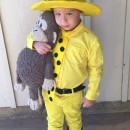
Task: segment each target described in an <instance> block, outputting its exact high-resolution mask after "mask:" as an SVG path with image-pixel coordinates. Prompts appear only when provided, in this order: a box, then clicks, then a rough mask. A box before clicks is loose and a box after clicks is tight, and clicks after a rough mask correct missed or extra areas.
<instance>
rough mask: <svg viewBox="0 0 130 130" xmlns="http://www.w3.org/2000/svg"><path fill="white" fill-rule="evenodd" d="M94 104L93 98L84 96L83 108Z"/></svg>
mask: <svg viewBox="0 0 130 130" xmlns="http://www.w3.org/2000/svg"><path fill="white" fill-rule="evenodd" d="M94 104H95V100H88V99H87V98H84V101H83V107H84V108H89V107H92V106H93V105H94Z"/></svg>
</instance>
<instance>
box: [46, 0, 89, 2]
mask: <svg viewBox="0 0 130 130" xmlns="http://www.w3.org/2000/svg"><path fill="white" fill-rule="evenodd" d="M44 1H77V2H86V1H87V0H44Z"/></svg>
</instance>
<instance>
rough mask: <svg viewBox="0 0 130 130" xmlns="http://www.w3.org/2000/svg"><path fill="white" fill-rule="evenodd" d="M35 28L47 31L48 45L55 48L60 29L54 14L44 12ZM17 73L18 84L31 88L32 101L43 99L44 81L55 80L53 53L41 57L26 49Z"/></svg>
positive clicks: (34, 29)
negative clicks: (44, 23)
mask: <svg viewBox="0 0 130 130" xmlns="http://www.w3.org/2000/svg"><path fill="white" fill-rule="evenodd" d="M42 20H44V22H45V21H46V24H47V28H46V27H44V26H45V25H42V24H43V23H42ZM35 26H39V27H40V29H42V30H43V29H46V30H43V33H44V34H45V35H46V36H47V40H48V42H47V43H48V44H50V45H51V46H52V47H54V45H55V43H56V41H57V38H58V36H59V27H58V25H57V24H56V22H55V18H54V14H53V12H52V11H45V12H43V13H42V15H41V17H40V19H39V20H38V22H37V23H36V25H35ZM35 26H34V27H33V31H32V34H33V36H34V39H35V40H37V41H39V39H37V37H39V33H38V31H39V30H37V29H36V28H35ZM54 32H55V34H56V39H54ZM40 35H41V34H40ZM41 36H42V35H41ZM41 36H40V38H41ZM44 38H45V37H44V36H43V38H42V39H40V41H44ZM45 39H46V38H45ZM45 41H46V40H45ZM53 42H54V43H53ZM16 72H17V79H16V81H17V84H22V85H27V86H28V87H29V95H30V99H32V100H33V101H36V100H38V98H39V96H40V97H42V94H41V90H42V85H43V82H44V79H45V78H46V79H54V77H53V54H52V52H48V53H47V54H44V55H40V54H39V53H38V52H37V51H36V50H31V49H28V48H24V49H23V50H22V51H21V52H20V54H19V56H18V60H17V71H16ZM42 105H43V103H42ZM36 109H37V108H36ZM36 109H34V110H36Z"/></svg>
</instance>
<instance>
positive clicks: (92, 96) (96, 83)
mask: <svg viewBox="0 0 130 130" xmlns="http://www.w3.org/2000/svg"><path fill="white" fill-rule="evenodd" d="M92 45H93V46H92V48H91V49H90V52H89V54H88V55H89V56H88V68H89V77H88V80H89V82H88V90H87V93H86V95H85V97H86V98H87V99H89V100H96V98H97V96H98V95H99V93H100V81H101V78H102V74H103V50H102V46H101V44H100V43H99V41H98V39H95V40H94V41H93V43H92Z"/></svg>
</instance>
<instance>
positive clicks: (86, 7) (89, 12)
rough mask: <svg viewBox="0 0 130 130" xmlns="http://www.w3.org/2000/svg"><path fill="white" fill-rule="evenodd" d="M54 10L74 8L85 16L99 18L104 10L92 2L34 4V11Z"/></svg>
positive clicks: (45, 2)
mask: <svg viewBox="0 0 130 130" xmlns="http://www.w3.org/2000/svg"><path fill="white" fill-rule="evenodd" d="M54 8H72V9H78V10H81V11H82V12H83V15H85V16H97V15H100V14H101V12H102V10H101V8H100V7H99V6H98V5H96V4H93V3H90V2H77V1H69V2H67V1H42V2H38V3H36V4H34V5H33V6H32V7H31V9H32V10H41V11H46V10H51V9H54Z"/></svg>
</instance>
